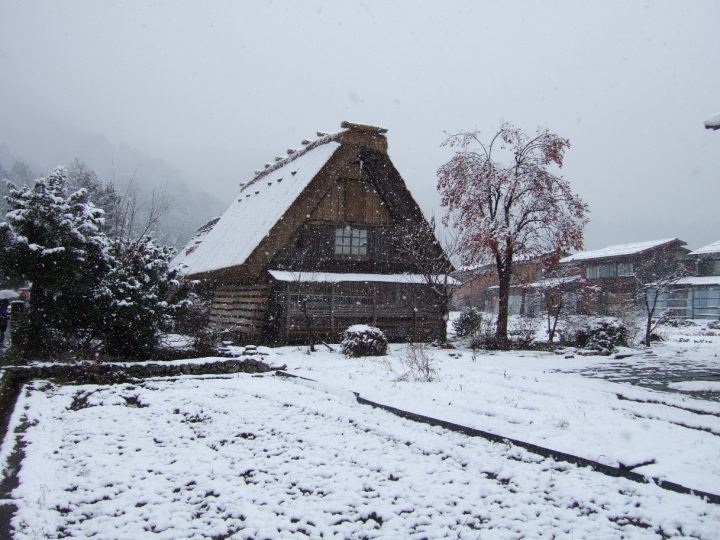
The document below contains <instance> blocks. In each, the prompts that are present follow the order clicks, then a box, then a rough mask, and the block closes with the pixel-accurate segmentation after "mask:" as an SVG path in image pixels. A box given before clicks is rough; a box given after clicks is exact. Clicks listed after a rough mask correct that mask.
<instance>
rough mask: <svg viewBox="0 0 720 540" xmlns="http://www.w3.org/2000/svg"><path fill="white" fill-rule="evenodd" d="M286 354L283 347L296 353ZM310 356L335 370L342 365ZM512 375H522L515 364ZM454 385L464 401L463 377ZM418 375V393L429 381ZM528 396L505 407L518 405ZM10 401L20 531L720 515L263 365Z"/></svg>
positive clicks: (712, 523)
mask: <svg viewBox="0 0 720 540" xmlns="http://www.w3.org/2000/svg"><path fill="white" fill-rule="evenodd" d="M290 353H291V351H290V350H288V351H287V353H286V354H283V356H287V357H288V359H290V357H292V358H298V359H302V360H305V357H304V356H302V355H299V354H297V355H295V354H290ZM499 359H500V358H498V359H496V360H499ZM311 360H314V361H315V362H317V363H319V364H323V363H324V364H327V367H328V368H330V367H331V364H333V363H339V362H340V359H339V358H332V357H331V356H330V355H326V356H325V357H323V358H321V357H320V356H314V357H312V358H311ZM536 360H537V359H525V360H522V359H520V360H518V361H521V362H522V361H524V362H527V363H532V362H534V361H536ZM344 362H345V371H346V373H347V374H348V375H350V380H351V381H352V382H359V381H361V380H362V379H363V377H364V375H363V373H364V372H365V371H368V370H371V369H372V370H375V371H377V370H376V369H375V365H374V362H370V361H362V360H361V361H355V360H353V361H348V360H345V361H344ZM349 362H353V363H354V365H355V366H357V367H356V368H352V367H350V368H348V363H349ZM479 362H480V361H478V364H477V365H478V366H480V365H481V364H480V363H479ZM302 363H303V364H305V362H302ZM304 369H305V371H310V370H308V369H307V366H305V368H304ZM312 371H313V372H314V373H316V374H317V373H318V372H319V371H320V369H318V370H317V371H316V370H312ZM323 371H325V370H323ZM334 371H335V370H332V369H331V370H328V372H329V373H333V372H334ZM478 371H479V372H483V373H487V375H482V376H480V379H479V381H480V382H481V383H482V381H483V380H484V381H486V382H485V383H482V384H481V387H480V388H479V389H478V393H477V394H476V395H482V393H483V392H484V391H485V390H486V389H487V388H488V386H489V385H488V384H487V383H489V382H490V381H493V380H496V377H495V375H492V374H491V372H492V371H493V370H492V369H490V368H489V366H484V367H483V368H482V369H479V370H478ZM443 373H444V374H445V375H446V376H448V374H449V373H450V370H449V369H446V368H443ZM535 373H538V374H539V373H541V372H540V371H535ZM477 380H478V379H474V381H476V382H477ZM506 380H507V381H509V382H508V384H510V385H513V384H514V385H515V386H516V387H518V388H520V389H522V388H525V387H529V386H532V385H531V384H530V383H531V382H532V381H531V380H527V378H525V379H523V377H521V376H520V375H513V374H508V377H507V379H506ZM574 380H576V381H577V380H579V378H578V376H575V378H574ZM470 382H471V381H468V382H467V383H464V384H468V383H470ZM592 382H594V383H598V382H600V381H592ZM608 384H611V383H608ZM453 385H454V387H455V389H456V390H457V391H458V392H460V393H459V394H456V395H455V396H454V397H452V398H451V401H455V403H456V405H457V404H459V403H460V402H462V400H463V398H464V397H466V396H464V394H463V393H462V392H464V391H465V390H463V389H461V388H458V387H457V381H456V382H454V383H453ZM425 386H426V389H425V390H423V391H422V392H421V395H420V399H423V398H427V397H428V396H429V395H430V394H428V393H427V392H428V390H427V388H431V387H430V386H429V385H425ZM538 386H540V387H542V386H543V385H542V384H539V385H538ZM408 388H410V389H414V390H422V389H423V386H422V385H415V384H410V385H408ZM438 388H444V387H443V386H440V385H439V386H438ZM463 388H465V387H463ZM509 388H510V387H508V386H505V389H509ZM554 389H557V388H556V387H555V388H554ZM397 390H399V391H400V393H401V394H402V395H404V394H405V391H404V390H402V389H400V388H397ZM540 392H541V393H542V392H543V391H542V390H540ZM442 395H443V397H442V399H443V400H445V399H448V398H449V396H447V395H446V394H445V393H444V391H443V394H442ZM572 395H573V397H575V396H576V394H572ZM522 396H523V391H522V390H520V391H518V393H517V397H518V398H519V399H517V398H516V397H515V396H512V397H511V399H510V401H509V405H506V407H508V408H510V409H517V410H518V411H521V410H522V409H521V408H519V407H518V405H519V404H520V402H522V401H523V400H524V398H523V397H522ZM386 397H387V396H386ZM439 397H440V394H438V398H439ZM443 405H444V403H443ZM468 405H469V404H468ZM567 406H568V407H573V406H575V405H574V404H573V402H572V401H569V402H568V405H567ZM18 409H19V410H22V411H23V412H24V415H25V416H26V419H25V420H26V421H27V425H28V427H27V430H26V432H25V434H24V435H23V440H24V444H25V449H24V451H25V457H24V459H23V461H22V466H21V469H20V472H19V479H20V485H19V487H18V488H16V489H15V491H14V492H13V497H14V498H15V499H16V501H15V502H16V503H17V505H18V511H17V513H16V515H15V516H14V518H13V523H14V526H15V528H16V531H17V532H16V535H17V537H18V538H37V537H48V538H53V537H58V536H63V535H71V536H81V537H88V536H92V535H96V536H98V537H102V538H107V537H114V538H140V537H145V536H147V535H148V534H150V533H155V534H154V536H156V537H157V538H188V537H193V538H209V537H213V536H214V537H224V536H226V535H232V534H235V535H236V536H237V537H239V538H250V537H253V538H290V537H297V536H301V535H308V536H310V537H312V538H319V537H320V535H321V534H322V535H324V537H329V536H333V535H335V536H337V537H343V538H350V537H352V538H359V537H367V538H399V537H403V538H415V537H416V538H423V537H431V538H441V537H452V538H477V537H479V536H480V537H492V538H519V537H523V536H527V537H532V538H535V537H539V536H546V537H550V536H553V537H556V538H621V537H622V538H627V537H632V538H658V537H668V536H684V537H699V538H714V537H716V534H717V531H718V530H720V506H718V505H713V504H709V503H705V502H703V501H702V500H701V499H699V498H698V497H694V496H690V495H679V494H676V493H672V492H668V491H665V490H662V489H660V488H658V487H656V486H653V485H643V484H638V483H634V482H631V481H628V480H625V479H622V478H611V477H608V476H605V475H602V474H600V473H597V472H594V471H591V470H590V469H580V468H578V467H575V466H571V465H568V464H563V463H556V462H554V461H552V460H548V459H541V458H539V457H538V456H536V455H533V454H529V453H527V452H525V451H523V450H521V449H518V448H514V447H512V446H509V445H502V444H496V443H490V442H488V441H485V440H483V439H479V438H471V437H467V436H464V435H461V434H457V433H453V432H448V431H445V430H442V429H440V428H435V427H430V426H427V425H424V424H419V423H416V422H412V421H408V420H403V419H400V418H397V417H395V416H392V415H390V414H388V413H385V412H383V411H379V410H376V409H372V408H370V407H366V406H360V405H359V404H357V403H356V402H355V401H354V400H352V399H351V398H343V397H340V396H339V395H331V394H327V393H324V392H320V391H317V390H315V389H312V388H308V387H305V386H303V385H300V384H296V383H294V382H292V381H289V380H284V379H280V378H278V377H273V376H250V375H247V374H239V375H234V376H229V377H225V378H219V379H218V378H212V379H211V378H205V379H198V378H191V377H181V378H179V379H176V380H172V381H169V380H167V381H166V380H153V381H146V382H145V383H144V384H142V385H128V384H124V385H115V386H93V385H85V386H50V387H47V386H44V385H41V384H40V383H35V385H34V387H33V388H32V389H31V390H29V391H28V392H27V394H25V395H23V396H21V399H20V401H19V404H18ZM461 410H465V411H468V409H467V408H462V409H461ZM588 412H589V411H588ZM467 414H468V418H474V417H475V416H474V415H472V414H470V413H467ZM518 416H519V420H520V421H521V422H524V421H525V419H524V418H523V417H522V414H521V413H518ZM573 418H574V417H573ZM539 420H540V418H538V421H539Z"/></svg>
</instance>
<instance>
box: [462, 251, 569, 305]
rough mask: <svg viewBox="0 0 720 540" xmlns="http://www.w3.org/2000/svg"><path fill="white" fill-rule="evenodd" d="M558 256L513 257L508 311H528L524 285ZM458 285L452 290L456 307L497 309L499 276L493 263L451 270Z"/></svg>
mask: <svg viewBox="0 0 720 540" xmlns="http://www.w3.org/2000/svg"><path fill="white" fill-rule="evenodd" d="M556 262H557V258H556V257H554V256H553V254H546V255H539V256H535V257H526V258H520V259H518V260H515V261H513V275H512V281H511V289H510V297H509V306H508V309H509V311H510V315H529V314H530V312H529V311H528V310H527V309H529V307H528V308H527V309H526V306H529V304H528V303H527V302H526V299H525V296H526V294H527V290H526V288H525V285H528V284H531V283H534V282H536V281H538V280H541V279H543V278H544V277H545V275H546V274H547V272H548V270H549V269H551V268H552V267H553V266H554V265H555V263H556ZM453 277H454V278H456V279H457V280H458V281H459V282H460V283H461V285H460V286H459V287H458V288H457V290H456V291H455V297H454V304H455V307H456V308H458V309H462V308H464V307H466V306H474V307H477V308H479V309H481V310H482V311H486V312H488V313H491V312H497V309H498V289H499V287H498V276H497V269H496V267H495V263H490V264H484V265H478V266H472V267H465V268H461V269H459V270H458V271H457V272H455V273H453Z"/></svg>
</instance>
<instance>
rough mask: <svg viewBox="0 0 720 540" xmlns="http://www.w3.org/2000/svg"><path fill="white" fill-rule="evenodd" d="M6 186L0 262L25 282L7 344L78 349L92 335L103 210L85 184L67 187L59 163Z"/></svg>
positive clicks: (51, 350)
mask: <svg viewBox="0 0 720 540" xmlns="http://www.w3.org/2000/svg"><path fill="white" fill-rule="evenodd" d="M9 187H10V192H9V194H8V196H7V197H6V200H7V203H8V207H9V211H8V213H7V215H6V221H5V222H4V223H2V224H0V248H1V249H2V255H3V256H2V258H1V259H0V265H1V266H2V270H3V271H4V272H5V273H6V274H8V275H9V276H11V277H14V278H17V279H26V280H28V281H30V282H31V283H32V287H31V292H30V301H29V305H28V306H27V310H26V313H25V317H24V321H23V331H22V332H21V334H20V335H17V336H16V342H15V345H18V346H19V349H20V350H19V352H21V353H22V354H24V355H26V356H32V355H37V354H43V353H45V354H56V353H57V351H68V350H73V349H75V348H76V347H83V346H84V345H87V343H88V341H89V339H90V338H91V336H92V322H93V320H94V313H93V306H94V299H95V297H96V295H97V288H98V285H99V284H100V282H101V280H102V277H103V275H104V274H105V273H106V271H107V266H108V265H107V262H108V259H107V248H108V243H107V237H106V236H105V234H104V233H103V232H102V230H101V228H102V225H103V211H102V210H101V209H99V208H97V207H96V206H95V205H93V204H92V203H91V202H90V201H89V200H88V194H87V191H86V190H84V189H80V190H78V191H75V192H74V193H71V194H68V193H67V178H66V171H65V169H64V168H58V169H55V170H54V171H53V172H52V173H51V174H50V175H48V176H47V177H46V178H38V179H37V180H36V181H35V183H34V184H33V185H32V186H23V187H16V186H14V185H10V186H9Z"/></svg>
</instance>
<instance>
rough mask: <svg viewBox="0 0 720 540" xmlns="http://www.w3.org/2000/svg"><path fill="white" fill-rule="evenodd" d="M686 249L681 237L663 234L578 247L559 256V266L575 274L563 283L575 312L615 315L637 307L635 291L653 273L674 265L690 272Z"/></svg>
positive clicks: (658, 272)
mask: <svg viewBox="0 0 720 540" xmlns="http://www.w3.org/2000/svg"><path fill="white" fill-rule="evenodd" d="M689 252H690V250H689V249H687V248H686V247H685V242H683V241H682V240H679V239H677V238H666V239H662V240H650V241H645V242H634V243H630V244H618V245H613V246H607V247H604V248H601V249H596V250H591V251H581V252H579V253H575V254H573V255H570V256H568V257H565V258H563V259H560V268H561V269H562V270H564V272H563V275H569V273H570V270H572V271H573V272H576V273H577V275H578V278H579V279H578V280H577V281H575V282H568V284H567V286H566V288H567V290H568V292H573V293H575V295H576V302H575V304H576V309H575V311H576V312H578V313H581V314H586V315H617V314H619V313H623V312H627V311H628V310H640V309H641V306H640V300H639V298H640V296H639V295H640V294H641V291H642V290H643V289H644V287H645V286H646V285H647V284H649V283H650V282H652V281H653V279H655V277H656V276H657V275H662V274H663V272H669V271H672V270H674V269H677V268H678V267H682V268H684V269H685V271H687V272H688V273H691V272H692V267H691V266H692V261H691V259H690V257H689V256H688V254H689Z"/></svg>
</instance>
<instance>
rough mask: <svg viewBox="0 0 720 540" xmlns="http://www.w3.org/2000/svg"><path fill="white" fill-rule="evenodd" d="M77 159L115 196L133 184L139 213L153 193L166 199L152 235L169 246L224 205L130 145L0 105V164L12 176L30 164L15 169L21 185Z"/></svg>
mask: <svg viewBox="0 0 720 540" xmlns="http://www.w3.org/2000/svg"><path fill="white" fill-rule="evenodd" d="M76 158H77V159H79V160H80V161H83V162H85V163H86V164H87V165H88V167H90V168H91V169H92V170H94V171H95V172H96V173H97V175H98V177H99V178H100V180H102V181H103V182H111V183H113V184H114V185H115V187H116V189H117V190H118V192H119V193H124V192H125V191H126V189H127V187H128V185H129V184H130V183H132V185H133V187H134V188H135V189H136V190H137V193H138V204H139V207H140V212H141V213H142V211H143V210H147V209H148V207H149V205H150V204H151V199H152V197H153V192H155V194H156V196H159V197H161V198H162V199H164V200H166V201H167V210H166V211H165V212H164V214H163V216H162V219H161V220H160V222H159V224H158V226H157V230H156V231H155V233H156V235H157V236H158V238H159V239H160V240H161V241H163V242H165V243H167V244H169V245H174V246H177V247H180V246H181V245H182V244H184V243H185V241H187V239H188V238H189V237H190V236H192V234H193V232H194V231H195V230H196V229H197V228H198V227H199V226H200V225H202V224H203V223H205V222H207V221H208V220H209V219H210V218H212V217H213V216H215V215H218V214H219V213H221V212H222V211H223V210H224V209H225V206H226V204H225V202H224V201H220V200H219V199H217V198H215V197H213V196H211V195H209V194H208V193H206V192H205V191H203V190H202V189H201V188H199V187H197V185H198V184H199V183H200V182H201V181H202V180H203V179H195V181H191V180H190V179H188V178H186V177H184V176H183V175H182V174H181V173H180V172H179V171H178V170H176V169H175V168H174V167H172V166H171V165H170V164H168V163H167V162H165V161H164V160H162V159H158V158H155V157H153V156H150V155H148V154H146V153H145V152H143V151H142V150H139V149H137V148H134V147H132V146H131V145H129V144H126V143H114V142H111V141H110V140H109V139H107V138H106V137H105V136H103V135H99V134H93V133H87V132H85V131H83V130H81V129H79V128H77V127H75V126H74V125H73V124H72V123H71V122H67V121H63V120H61V119H58V118H54V117H52V116H51V115H44V114H42V113H38V112H37V111H17V110H10V109H9V108H8V107H6V106H5V107H3V106H1V105H0V166H1V167H2V169H4V170H5V172H7V173H9V174H8V176H9V177H11V178H12V176H13V174H12V168H13V165H14V164H15V163H18V166H19V167H20V168H21V169H22V165H21V164H22V163H23V162H24V163H26V164H27V165H28V166H29V171H28V170H17V171H15V173H16V174H15V176H16V177H17V178H16V180H19V181H20V182H23V180H27V179H28V178H27V176H28V175H29V176H31V178H30V179H34V178H35V177H37V176H44V175H46V174H47V173H48V172H49V171H51V170H52V169H54V168H55V167H57V166H58V165H67V164H69V163H70V162H72V161H73V160H75V159H76ZM208 165H210V164H208ZM18 166H16V168H17V167H18ZM2 169H0V171H1V170H2ZM208 170H211V167H210V166H209V167H208ZM208 174H210V173H208ZM23 177H25V178H23Z"/></svg>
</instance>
